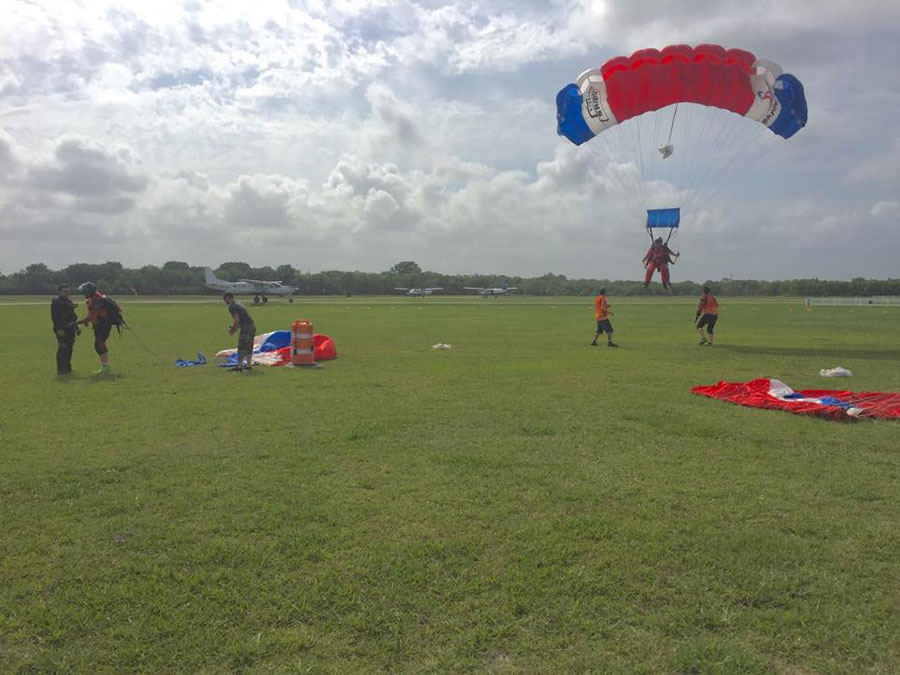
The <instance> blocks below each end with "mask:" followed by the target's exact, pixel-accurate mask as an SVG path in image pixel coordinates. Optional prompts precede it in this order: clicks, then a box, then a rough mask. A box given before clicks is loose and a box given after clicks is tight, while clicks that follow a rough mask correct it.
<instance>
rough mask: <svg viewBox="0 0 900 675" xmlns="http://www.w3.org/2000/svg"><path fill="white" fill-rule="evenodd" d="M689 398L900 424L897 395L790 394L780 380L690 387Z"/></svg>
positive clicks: (827, 391) (811, 391)
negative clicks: (691, 395) (702, 398)
mask: <svg viewBox="0 0 900 675" xmlns="http://www.w3.org/2000/svg"><path fill="white" fill-rule="evenodd" d="M691 393H692V394H701V395H703V396H709V397H710V398H717V399H721V400H723V401H730V402H731V403H736V404H737V405H743V406H749V407H751V408H769V409H773V410H784V411H785V412H789V413H794V414H796V415H813V416H815V417H824V418H827V419H831V420H839V421H851V420H857V419H882V420H891V419H893V420H900V393H896V392H894V393H891V392H879V391H860V392H853V391H835V390H830V389H803V390H800V391H794V390H793V389H791V388H790V387H789V386H787V385H786V384H785V383H784V382H782V381H781V380H773V379H769V378H759V379H756V380H750V381H749V382H719V383H718V384H714V385H710V386H703V387H693V388H692V389H691Z"/></svg>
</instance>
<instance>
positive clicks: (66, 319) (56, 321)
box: [50, 284, 81, 375]
mask: <svg viewBox="0 0 900 675" xmlns="http://www.w3.org/2000/svg"><path fill="white" fill-rule="evenodd" d="M69 291H70V289H69V285H68V284H60V285H59V295H57V296H56V297H55V298H53V302H51V303H50V318H51V319H52V320H53V332H54V334H55V335H56V374H57V375H68V374H69V373H71V372H72V350H73V349H74V348H75V335H76V334H78V333H81V330H79V328H78V326H77V321H78V317H77V316H75V303H74V302H72V301H71V300H69Z"/></svg>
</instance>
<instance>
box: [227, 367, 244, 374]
mask: <svg viewBox="0 0 900 675" xmlns="http://www.w3.org/2000/svg"><path fill="white" fill-rule="evenodd" d="M242 370H243V368H241V367H240V366H232V367H231V368H229V369H228V372H229V373H239V372H241V371H242Z"/></svg>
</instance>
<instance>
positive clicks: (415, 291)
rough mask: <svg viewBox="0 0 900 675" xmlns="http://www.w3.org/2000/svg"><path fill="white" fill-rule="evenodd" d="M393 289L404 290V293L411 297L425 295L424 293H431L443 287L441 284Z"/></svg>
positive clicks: (396, 289)
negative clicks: (428, 286)
mask: <svg viewBox="0 0 900 675" xmlns="http://www.w3.org/2000/svg"><path fill="white" fill-rule="evenodd" d="M394 290H395V291H406V294H407V295H408V296H410V297H411V298H414V297H416V296H419V297H423V298H424V297H425V296H426V295H432V294H433V293H434V292H435V291H442V290H444V288H443V287H442V286H431V287H430V288H395V289H394Z"/></svg>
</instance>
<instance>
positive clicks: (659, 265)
mask: <svg viewBox="0 0 900 675" xmlns="http://www.w3.org/2000/svg"><path fill="white" fill-rule="evenodd" d="M679 255H681V254H680V253H676V252H675V251H673V250H672V249H670V248H669V245H668V244H666V243H664V242H663V240H662V237H657V238H656V239H654V240H653V243H652V244H651V245H650V248H649V249H648V250H647V254H646V255H645V256H644V258H643V260H642V261H641V262H642V263H644V267H646V268H647V274H645V275H644V288H647V286H649V285H650V279H652V278H653V273H654V272H655V271H656V270H659V275H660V276H661V277H662V285H663V288H670V287H671V286H670V284H669V265H674V264H675V260H676V259H677V258H678V256H679Z"/></svg>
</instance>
